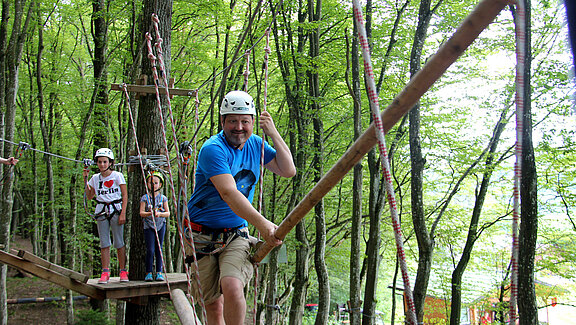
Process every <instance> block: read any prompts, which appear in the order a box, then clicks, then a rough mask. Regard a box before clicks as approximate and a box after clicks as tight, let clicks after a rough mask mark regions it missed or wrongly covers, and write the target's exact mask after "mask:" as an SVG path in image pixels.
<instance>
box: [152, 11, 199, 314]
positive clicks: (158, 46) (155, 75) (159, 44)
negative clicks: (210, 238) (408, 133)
mask: <svg viewBox="0 0 576 325" xmlns="http://www.w3.org/2000/svg"><path fill="white" fill-rule="evenodd" d="M152 21H153V23H154V30H155V31H156V38H157V41H156V43H155V47H156V50H157V54H158V56H159V58H160V59H159V64H160V69H161V71H162V72H163V73H162V77H163V78H164V86H165V87H164V88H165V91H166V100H167V104H168V105H167V106H168V110H169V118H170V122H171V124H172V135H173V141H174V147H177V145H176V144H177V143H178V140H177V139H176V129H175V124H174V119H173V114H172V105H171V102H170V92H169V88H168V79H167V78H166V73H165V67H164V61H163V59H162V38H161V37H160V32H159V28H158V23H159V19H158V17H157V16H156V15H155V14H153V15H152ZM146 44H147V47H148V58H149V59H150V65H151V67H152V76H153V78H154V88H155V90H156V103H157V107H158V112H159V114H160V124H161V127H162V140H163V142H164V150H165V152H164V153H165V155H166V160H167V162H168V173H169V176H170V177H169V180H170V188H171V190H172V200H173V203H174V208H175V209H174V210H175V211H178V202H177V199H176V194H175V193H176V192H175V186H174V180H173V179H172V168H171V166H170V156H169V150H168V141H167V139H166V138H167V137H166V128H165V125H164V114H163V112H162V103H161V101H160V92H159V78H158V72H157V69H156V57H155V56H154V54H153V51H152V37H151V36H150V34H149V33H146ZM181 162H182V161H181V160H180V159H179V160H178V163H179V164H180V163H181ZM180 170H181V169H180ZM180 176H181V175H180ZM178 235H179V237H180V244H181V249H182V253H184V252H185V249H184V239H183V236H182V231H181V229H180V227H179V229H178ZM194 252H195V250H194ZM182 255H183V258H184V255H185V254H182ZM195 255H196V254H194V265H195V266H196V274H197V276H196V280H197V282H198V291H199V293H200V298H201V299H200V300H201V301H200V305H201V306H202V313H203V316H204V319H206V308H205V305H204V298H203V293H202V288H201V287H200V276H199V275H198V272H197V270H198V264H197V261H196V256H195ZM184 268H185V270H186V277H187V280H188V293H190V292H191V283H190V282H191V281H190V274H189V270H188V266H187V264H186V263H184ZM189 298H191V296H190V295H189ZM191 305H192V308H193V309H194V303H193V302H192V303H191ZM194 312H195V310H194Z"/></svg>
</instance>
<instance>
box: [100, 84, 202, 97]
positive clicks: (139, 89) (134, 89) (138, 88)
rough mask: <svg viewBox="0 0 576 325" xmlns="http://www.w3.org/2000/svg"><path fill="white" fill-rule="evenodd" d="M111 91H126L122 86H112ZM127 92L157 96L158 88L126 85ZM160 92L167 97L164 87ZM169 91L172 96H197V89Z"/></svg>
mask: <svg viewBox="0 0 576 325" xmlns="http://www.w3.org/2000/svg"><path fill="white" fill-rule="evenodd" d="M110 89H111V90H118V91H123V90H124V89H123V88H122V87H121V86H120V84H112V85H111V86H110ZM126 90H128V91H129V92H135V93H137V94H156V88H155V87H154V85H126ZM158 91H159V92H160V95H166V89H165V88H164V87H160V88H159V89H158ZM168 91H169V92H170V96H196V90H195V89H178V88H169V89H168Z"/></svg>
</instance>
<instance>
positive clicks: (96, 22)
mask: <svg viewBox="0 0 576 325" xmlns="http://www.w3.org/2000/svg"><path fill="white" fill-rule="evenodd" d="M107 16H108V12H107V1H106V0H92V30H93V35H94V56H93V57H92V64H93V65H94V89H95V91H94V96H95V106H94V127H95V136H94V146H95V147H96V148H102V147H109V146H110V144H111V143H112V141H111V139H110V133H109V132H108V125H109V122H108V120H109V112H110V109H109V108H108V72H107V70H108V62H107V60H106V55H107V50H108V19H107ZM116 154H117V155H120V152H116Z"/></svg>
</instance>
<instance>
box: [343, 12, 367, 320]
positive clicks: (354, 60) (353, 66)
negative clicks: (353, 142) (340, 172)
mask: <svg viewBox="0 0 576 325" xmlns="http://www.w3.org/2000/svg"><path fill="white" fill-rule="evenodd" d="M359 56H360V54H359V47H358V26H357V25H356V20H354V30H353V33H352V46H351V48H350V55H349V57H350V66H349V67H348V69H346V73H347V74H348V71H349V70H352V78H351V83H352V85H348V88H349V91H350V95H351V97H352V99H353V102H354V139H358V137H359V136H360V135H361V134H362V118H361V117H362V97H361V92H360V57H359ZM346 81H347V82H349V78H346ZM362 184H363V183H362V163H358V164H356V166H354V179H353V181H352V230H351V233H350V241H351V243H350V246H351V252H350V293H349V295H350V297H349V300H350V309H351V310H352V311H356V310H360V308H361V306H362V300H361V299H360V297H361V296H360V295H361V292H362V281H361V273H360V270H361V269H362V263H361V256H360V252H361V250H360V248H361V243H362V242H361V240H362ZM360 320H361V317H360V314H359V313H357V312H351V313H350V324H352V325H358V324H360Z"/></svg>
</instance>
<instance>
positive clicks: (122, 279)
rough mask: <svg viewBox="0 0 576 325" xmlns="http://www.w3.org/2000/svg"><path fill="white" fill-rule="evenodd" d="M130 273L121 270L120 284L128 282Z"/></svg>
mask: <svg viewBox="0 0 576 325" xmlns="http://www.w3.org/2000/svg"><path fill="white" fill-rule="evenodd" d="M128 281H130V280H128V272H127V271H126V270H120V282H128Z"/></svg>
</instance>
